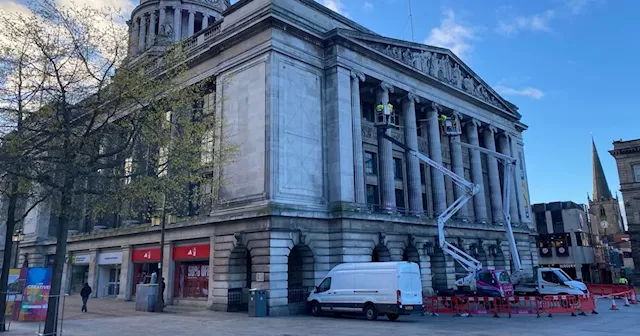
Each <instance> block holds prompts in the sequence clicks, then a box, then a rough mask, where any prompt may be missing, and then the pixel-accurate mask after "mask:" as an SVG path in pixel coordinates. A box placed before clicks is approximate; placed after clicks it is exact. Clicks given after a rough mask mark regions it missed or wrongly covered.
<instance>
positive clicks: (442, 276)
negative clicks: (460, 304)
mask: <svg viewBox="0 0 640 336" xmlns="http://www.w3.org/2000/svg"><path fill="white" fill-rule="evenodd" d="M431 286H432V287H433V291H434V292H435V293H438V292H442V291H447V290H448V289H449V288H448V286H447V263H446V260H445V257H444V252H443V251H442V249H441V248H440V247H438V246H436V247H435V248H434V251H433V255H432V256H431Z"/></svg>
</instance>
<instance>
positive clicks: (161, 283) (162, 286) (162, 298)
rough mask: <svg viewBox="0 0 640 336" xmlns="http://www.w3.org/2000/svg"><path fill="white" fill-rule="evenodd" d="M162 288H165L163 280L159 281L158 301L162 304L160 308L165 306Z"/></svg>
mask: <svg viewBox="0 0 640 336" xmlns="http://www.w3.org/2000/svg"><path fill="white" fill-rule="evenodd" d="M164 287H165V283H164V278H161V279H160V300H161V302H162V306H165V307H166V305H165V304H164Z"/></svg>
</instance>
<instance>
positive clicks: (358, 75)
mask: <svg viewBox="0 0 640 336" xmlns="http://www.w3.org/2000/svg"><path fill="white" fill-rule="evenodd" d="M351 78H353V79H354V80H359V81H360V82H364V78H365V76H364V73H362V72H360V71H356V70H351Z"/></svg>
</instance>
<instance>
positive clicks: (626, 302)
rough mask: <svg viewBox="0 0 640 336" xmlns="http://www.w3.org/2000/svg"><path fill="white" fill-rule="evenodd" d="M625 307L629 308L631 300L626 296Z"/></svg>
mask: <svg viewBox="0 0 640 336" xmlns="http://www.w3.org/2000/svg"><path fill="white" fill-rule="evenodd" d="M624 306H625V307H629V298H628V297H627V296H626V295H625V296H624Z"/></svg>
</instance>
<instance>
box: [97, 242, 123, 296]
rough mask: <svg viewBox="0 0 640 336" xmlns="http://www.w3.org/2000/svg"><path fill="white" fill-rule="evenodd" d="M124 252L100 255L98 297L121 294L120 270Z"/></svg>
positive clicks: (102, 253)
mask: <svg viewBox="0 0 640 336" xmlns="http://www.w3.org/2000/svg"><path fill="white" fill-rule="evenodd" d="M121 265H122V251H114V252H101V253H100V254H98V285H97V287H98V288H97V289H96V293H97V296H98V297H107V296H117V295H118V294H120V268H121Z"/></svg>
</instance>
